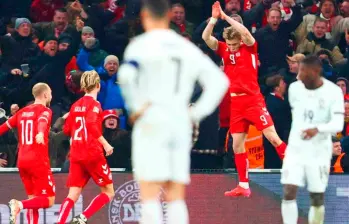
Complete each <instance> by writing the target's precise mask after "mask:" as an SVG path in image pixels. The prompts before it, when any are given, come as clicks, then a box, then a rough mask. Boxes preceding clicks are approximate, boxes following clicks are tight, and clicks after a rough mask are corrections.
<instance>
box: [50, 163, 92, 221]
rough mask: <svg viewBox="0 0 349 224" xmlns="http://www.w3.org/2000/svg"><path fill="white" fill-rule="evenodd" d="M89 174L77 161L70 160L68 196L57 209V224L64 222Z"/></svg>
mask: <svg viewBox="0 0 349 224" xmlns="http://www.w3.org/2000/svg"><path fill="white" fill-rule="evenodd" d="M89 178H90V176H89V175H88V173H87V171H86V170H85V169H84V168H83V167H82V166H81V164H80V163H78V162H72V161H71V162H70V167H69V176H68V181H67V186H68V187H69V193H68V196H67V197H66V198H65V199H64V201H63V202H62V205H61V207H60V210H59V216H58V221H57V224H65V223H66V220H67V218H68V216H69V214H70V211H71V210H72V208H73V207H74V204H75V202H76V201H77V200H78V199H79V197H80V195H81V192H82V189H83V187H84V186H85V185H86V184H87V182H88V181H89Z"/></svg>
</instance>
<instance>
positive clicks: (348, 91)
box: [336, 77, 349, 100]
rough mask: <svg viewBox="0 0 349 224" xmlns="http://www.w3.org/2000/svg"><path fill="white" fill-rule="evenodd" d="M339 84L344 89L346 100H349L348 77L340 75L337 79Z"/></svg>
mask: <svg viewBox="0 0 349 224" xmlns="http://www.w3.org/2000/svg"><path fill="white" fill-rule="evenodd" d="M336 84H337V86H339V87H340V88H341V89H342V92H343V95H344V100H349V81H348V79H346V78H344V77H339V78H338V79H337V80H336Z"/></svg>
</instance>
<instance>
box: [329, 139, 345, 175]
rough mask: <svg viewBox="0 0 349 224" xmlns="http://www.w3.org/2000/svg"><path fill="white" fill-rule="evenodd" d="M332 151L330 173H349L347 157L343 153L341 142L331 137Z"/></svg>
mask: <svg viewBox="0 0 349 224" xmlns="http://www.w3.org/2000/svg"><path fill="white" fill-rule="evenodd" d="M332 142H333V151H332V160H331V172H332V173H349V156H348V155H347V154H346V153H345V152H343V150H342V146H341V142H340V141H339V139H338V138H335V137H333V138H332Z"/></svg>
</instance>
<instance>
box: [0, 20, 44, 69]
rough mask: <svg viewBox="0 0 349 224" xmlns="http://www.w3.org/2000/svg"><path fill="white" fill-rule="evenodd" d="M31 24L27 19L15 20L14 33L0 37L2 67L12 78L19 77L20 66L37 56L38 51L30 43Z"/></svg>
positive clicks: (36, 47) (34, 45) (35, 46)
mask: <svg viewBox="0 0 349 224" xmlns="http://www.w3.org/2000/svg"><path fill="white" fill-rule="evenodd" d="M31 29H32V25H31V22H30V21H29V20H28V19H27V18H18V19H16V25H15V31H14V33H12V34H11V35H6V36H1V37H0V47H1V52H2V66H1V68H2V69H3V71H4V72H6V73H8V74H12V75H14V76H16V75H21V74H22V72H21V64H28V63H29V61H30V60H31V59H32V58H34V57H36V56H38V54H39V52H40V49H39V48H38V46H37V45H36V44H34V43H33V42H32V37H31V35H30V34H31Z"/></svg>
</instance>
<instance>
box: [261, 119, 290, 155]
mask: <svg viewBox="0 0 349 224" xmlns="http://www.w3.org/2000/svg"><path fill="white" fill-rule="evenodd" d="M263 135H264V136H265V137H266V138H267V139H268V141H269V142H270V143H271V144H272V145H273V146H274V147H275V149H276V152H277V153H278V155H279V157H280V159H281V160H282V159H284V157H285V151H286V148H287V145H286V143H285V142H283V141H282V140H281V139H280V137H279V135H278V134H277V133H276V130H275V127H274V125H272V126H270V127H267V128H265V129H263Z"/></svg>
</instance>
